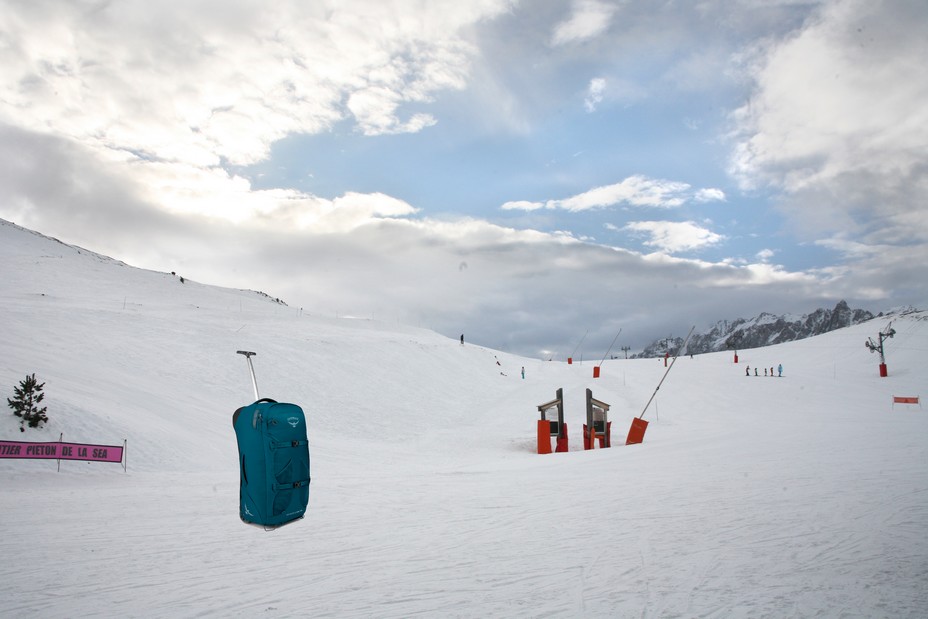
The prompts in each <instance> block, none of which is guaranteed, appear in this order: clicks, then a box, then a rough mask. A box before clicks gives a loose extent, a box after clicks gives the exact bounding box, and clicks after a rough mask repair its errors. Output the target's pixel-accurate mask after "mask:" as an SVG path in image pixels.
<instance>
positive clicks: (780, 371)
mask: <svg viewBox="0 0 928 619" xmlns="http://www.w3.org/2000/svg"><path fill="white" fill-rule="evenodd" d="M744 375H745V376H750V375H751V366H747V367H746V368H744ZM754 376H760V374H758V370H757V368H756V367H755V368H754ZM764 376H774V373H773V366H770V373H769V374H768V373H767V368H764ZM776 376H783V364H782V363H781V364H779V365H777V373H776Z"/></svg>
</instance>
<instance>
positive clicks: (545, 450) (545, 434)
mask: <svg viewBox="0 0 928 619" xmlns="http://www.w3.org/2000/svg"><path fill="white" fill-rule="evenodd" d="M538 453H540V454H549V453H551V422H550V421H548V420H546V419H539V420H538Z"/></svg>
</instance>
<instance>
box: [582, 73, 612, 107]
mask: <svg viewBox="0 0 928 619" xmlns="http://www.w3.org/2000/svg"><path fill="white" fill-rule="evenodd" d="M605 90H606V80H605V79H603V78H601V77H595V78H593V79H592V80H590V86H589V88H588V89H587V94H586V99H584V100H583V107H584V108H586V111H587V112H595V111H596V106H597V105H599V104H600V103H601V102H602V100H603V91H605Z"/></svg>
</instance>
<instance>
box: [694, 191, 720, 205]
mask: <svg viewBox="0 0 928 619" xmlns="http://www.w3.org/2000/svg"><path fill="white" fill-rule="evenodd" d="M693 200H695V201H696V202H724V201H725V192H724V191H722V190H721V189H712V188H709V189H700V190H698V191H697V192H696V195H694V196H693Z"/></svg>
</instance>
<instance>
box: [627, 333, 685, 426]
mask: <svg viewBox="0 0 928 619" xmlns="http://www.w3.org/2000/svg"><path fill="white" fill-rule="evenodd" d="M695 328H696V325H693V326H692V327H691V328H690V332H689V333H687V334H686V339H685V340H683V344H682V345H681V346H680V350H679V351H677V354H676V355H674V356H673V361H671V362H670V366H668V368H667V371H666V372H664V376H663V377H662V378H661V382H659V383H657V387H655V389H654V393H652V394H651V399H650V400H648V403H647V404H645V405H644V410H643V411H641V414H640V415H638V419H643V418H644V414H645V413H646V412H647V411H648V407H649V406H651V402H652V401H653V400H654V396H656V395H657V391H658V389H660V388H661V385H663V384H664V379H666V378H667V375H668V374H670V370H672V369H673V364H674V363H676V362H677V357H679V356H680V353H681V352H683V349H684V348H686V344H687V342H689V341H690V336H691V335H693V330H694V329H695Z"/></svg>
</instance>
